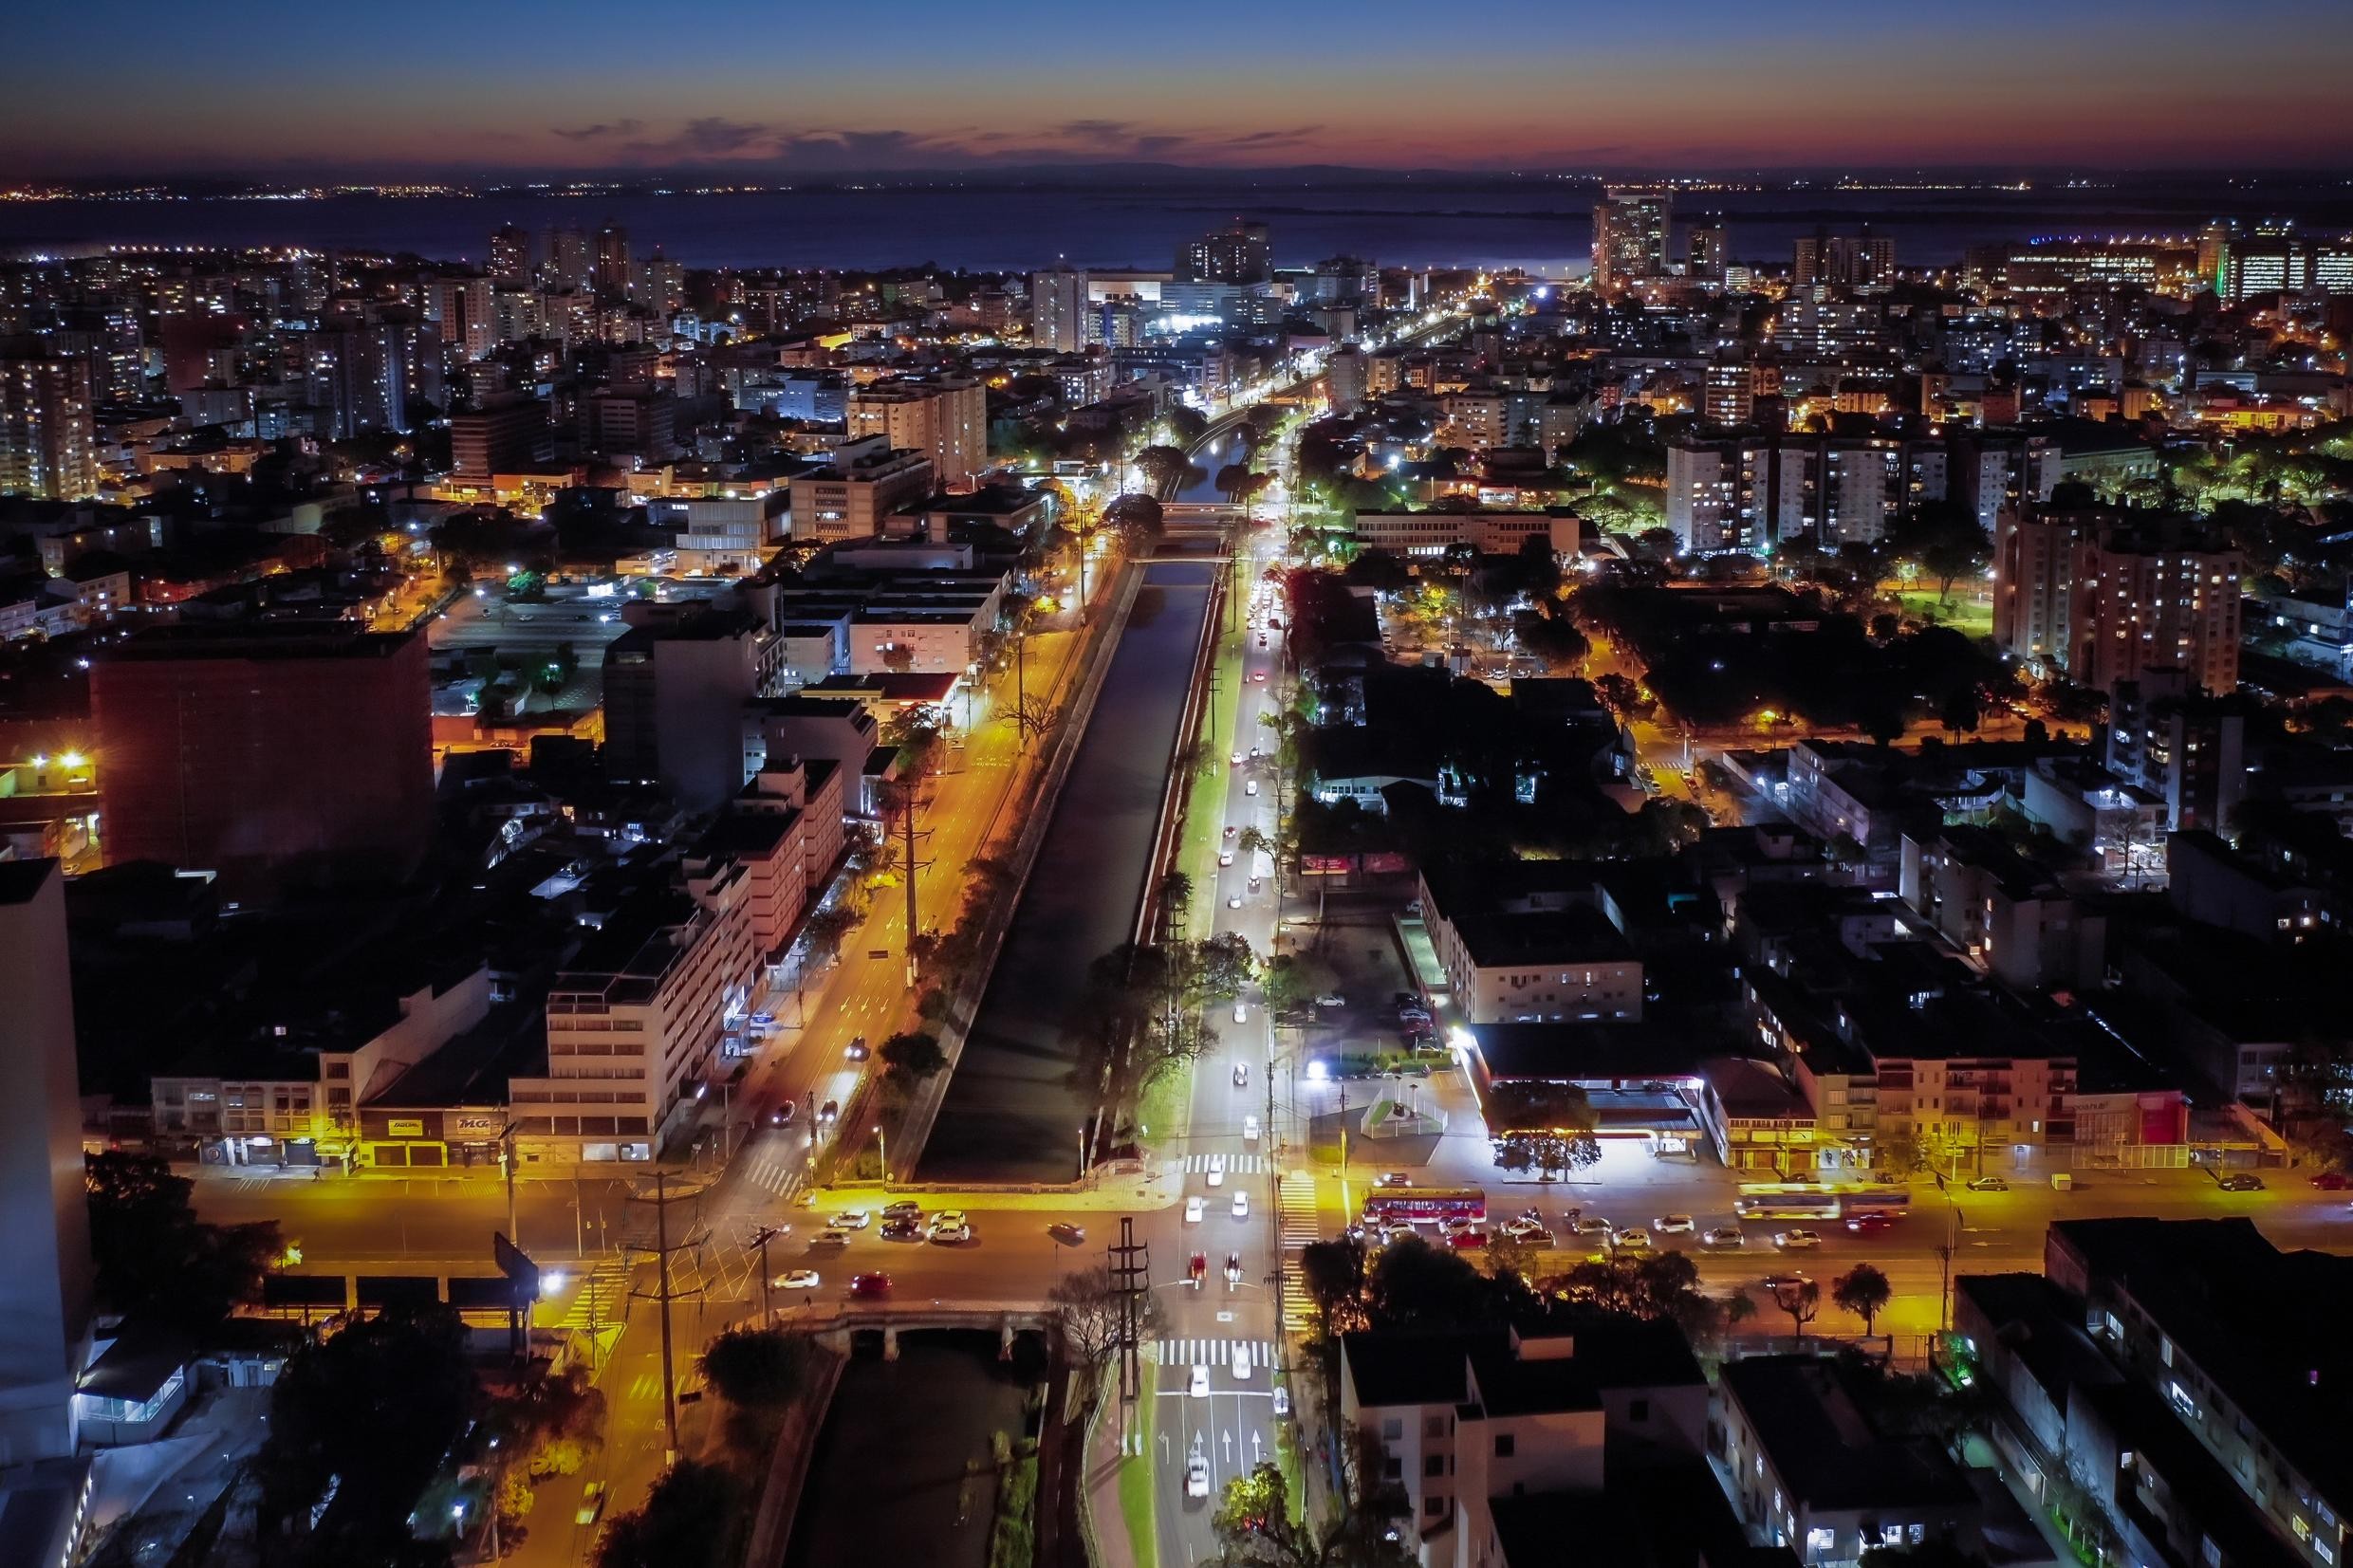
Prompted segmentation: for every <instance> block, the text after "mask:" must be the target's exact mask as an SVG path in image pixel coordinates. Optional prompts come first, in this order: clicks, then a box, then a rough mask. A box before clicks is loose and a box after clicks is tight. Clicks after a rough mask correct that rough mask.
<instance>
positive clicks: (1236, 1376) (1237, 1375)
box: [1226, 1339, 1251, 1383]
mask: <svg viewBox="0 0 2353 1568" xmlns="http://www.w3.org/2000/svg"><path fill="white" fill-rule="evenodd" d="M1226 1370H1227V1371H1228V1372H1230V1373H1232V1374H1233V1380H1234V1381H1235V1382H1237V1383H1247V1382H1249V1381H1250V1380H1251V1375H1250V1374H1251V1358H1250V1346H1248V1345H1246V1344H1244V1343H1242V1342H1241V1341H1240V1340H1238V1339H1237V1340H1235V1341H1234V1345H1233V1359H1232V1360H1231V1361H1228V1362H1227V1363H1226Z"/></svg>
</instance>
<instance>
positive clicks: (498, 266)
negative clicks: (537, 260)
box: [490, 223, 531, 283]
mask: <svg viewBox="0 0 2353 1568" xmlns="http://www.w3.org/2000/svg"><path fill="white" fill-rule="evenodd" d="M490 272H491V277H493V278H495V279H497V280H498V281H499V282H500V283H523V282H526V281H528V279H529V277H530V275H531V235H530V231H528V230H526V229H523V228H521V227H519V226H517V225H515V224H511V223H510V224H506V225H503V226H501V227H500V228H497V229H493V230H491V267H490Z"/></svg>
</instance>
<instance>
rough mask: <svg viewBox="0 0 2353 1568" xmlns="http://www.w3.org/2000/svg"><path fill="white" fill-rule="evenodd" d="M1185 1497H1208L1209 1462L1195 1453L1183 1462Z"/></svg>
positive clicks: (1206, 1369) (1205, 1369) (1204, 1369)
mask: <svg viewBox="0 0 2353 1568" xmlns="http://www.w3.org/2000/svg"><path fill="white" fill-rule="evenodd" d="M1200 1370H1202V1371H1204V1372H1206V1371H1208V1370H1209V1369H1208V1368H1206V1367H1204V1368H1202V1369H1200ZM1185 1495H1186V1496H1187V1497H1207V1496H1209V1460H1208V1459H1207V1458H1205V1457H1204V1456H1202V1455H1200V1454H1197V1453H1196V1454H1195V1455H1194V1456H1193V1457H1192V1458H1191V1459H1188V1460H1186V1461H1185Z"/></svg>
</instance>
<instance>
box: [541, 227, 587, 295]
mask: <svg viewBox="0 0 2353 1568" xmlns="http://www.w3.org/2000/svg"><path fill="white" fill-rule="evenodd" d="M541 265H542V267H544V268H545V270H546V272H547V282H548V284H550V285H551V286H554V287H557V288H578V289H582V290H585V289H586V288H587V286H588V281H589V270H590V263H589V253H588V236H587V235H585V234H584V233H582V232H581V231H579V230H577V229H550V230H548V231H547V260H546V261H545V262H544V263H542V264H541Z"/></svg>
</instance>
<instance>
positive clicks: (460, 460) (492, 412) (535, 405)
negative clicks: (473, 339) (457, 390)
mask: <svg viewBox="0 0 2353 1568" xmlns="http://www.w3.org/2000/svg"><path fill="white" fill-rule="evenodd" d="M546 434H547V404H545V403H543V402H541V401H540V400H539V399H538V398H536V397H532V396H530V395H529V394H528V393H524V392H507V393H498V394H494V395H493V396H491V397H486V398H484V399H483V400H482V402H481V404H480V406H478V407H475V408H472V409H461V410H459V411H458V412H457V413H455V414H453V415H450V456H451V459H452V461H451V471H452V473H453V475H454V477H456V478H460V479H471V480H475V481H488V480H489V479H490V478H491V475H492V474H499V473H520V472H524V471H526V470H528V469H530V468H531V467H532V466H533V465H534V464H535V463H536V462H537V461H538V460H539V451H540V447H541V445H542V443H543V441H544V439H545V437H546Z"/></svg>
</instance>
